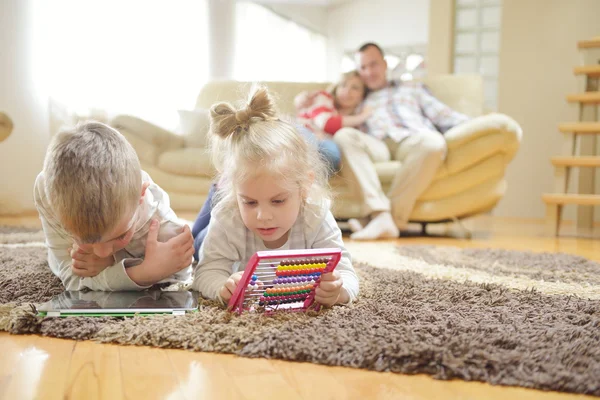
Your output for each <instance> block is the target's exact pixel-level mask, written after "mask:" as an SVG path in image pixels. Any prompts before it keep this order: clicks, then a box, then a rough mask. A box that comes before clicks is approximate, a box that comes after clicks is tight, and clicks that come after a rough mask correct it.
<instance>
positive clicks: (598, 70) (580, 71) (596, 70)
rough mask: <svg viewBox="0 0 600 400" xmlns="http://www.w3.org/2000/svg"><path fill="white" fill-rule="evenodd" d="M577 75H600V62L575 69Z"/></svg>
mask: <svg viewBox="0 0 600 400" xmlns="http://www.w3.org/2000/svg"><path fill="white" fill-rule="evenodd" d="M573 72H574V73H575V75H587V76H594V77H598V76H600V64H598V65H582V66H580V67H575V68H574V69H573Z"/></svg>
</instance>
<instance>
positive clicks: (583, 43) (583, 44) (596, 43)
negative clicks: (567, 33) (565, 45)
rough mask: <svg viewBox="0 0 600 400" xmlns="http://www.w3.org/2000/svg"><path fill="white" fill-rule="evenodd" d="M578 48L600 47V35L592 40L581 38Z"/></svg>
mask: <svg viewBox="0 0 600 400" xmlns="http://www.w3.org/2000/svg"><path fill="white" fill-rule="evenodd" d="M577 48H579V49H594V48H600V37H595V38H593V39H590V40H580V41H579V42H577Z"/></svg>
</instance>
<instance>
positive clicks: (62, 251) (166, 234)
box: [34, 122, 194, 291]
mask: <svg viewBox="0 0 600 400" xmlns="http://www.w3.org/2000/svg"><path fill="white" fill-rule="evenodd" d="M34 199H35V205H36V208H37V210H38V212H39V215H40V219H41V221H42V227H43V229H44V234H45V236H46V244H47V245H48V263H49V265H50V268H51V270H52V272H53V273H54V274H55V275H56V276H58V277H59V278H60V280H61V281H62V283H63V285H64V286H65V289H66V290H81V289H84V288H88V289H91V290H104V291H116V290H142V289H145V288H148V287H150V286H152V285H153V284H156V283H164V284H169V283H179V282H185V281H187V280H189V279H190V278H191V262H192V255H193V253H194V246H193V239H192V235H191V232H190V229H189V227H188V226H187V225H183V224H180V223H178V222H177V221H176V219H177V216H176V215H175V212H174V211H173V210H172V209H171V207H170V205H169V197H168V195H167V194H166V193H165V192H164V191H163V190H162V189H161V188H160V187H159V186H158V185H156V184H155V183H154V182H153V181H152V179H151V178H150V176H149V175H148V174H147V173H146V172H144V171H142V170H141V167H140V163H139V160H138V157H137V154H136V153H135V151H134V149H133V147H131V145H130V144H129V142H127V140H126V139H125V137H124V136H123V135H121V134H120V133H119V132H117V131H116V130H115V129H113V128H111V127H109V126H107V125H105V124H102V123H99V122H86V123H83V124H80V125H79V126H77V127H76V128H75V129H74V130H65V131H62V132H60V133H58V134H57V135H56V136H55V137H54V138H53V139H52V141H51V143H50V146H49V148H48V151H47V153H46V159H45V161H44V169H43V171H42V172H41V173H40V174H39V175H38V176H37V179H36V181H35V186H34Z"/></svg>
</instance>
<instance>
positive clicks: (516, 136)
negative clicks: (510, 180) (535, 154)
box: [444, 113, 523, 151]
mask: <svg viewBox="0 0 600 400" xmlns="http://www.w3.org/2000/svg"><path fill="white" fill-rule="evenodd" d="M498 133H500V134H502V135H505V136H506V140H507V144H511V145H512V146H511V147H514V151H516V150H517V149H518V147H519V143H520V142H521V137H522V136H523V131H522V129H521V127H520V126H519V124H518V123H517V122H516V121H515V120H514V119H512V118H510V117H509V116H507V115H504V114H499V113H492V114H488V115H483V116H480V117H476V118H473V119H471V120H469V121H468V122H465V123H462V124H460V125H457V126H455V127H454V128H452V129H450V130H448V131H447V132H446V133H445V134H444V138H445V139H446V143H447V145H448V150H452V149H455V148H457V147H461V146H463V145H465V143H467V142H470V141H472V140H475V139H478V138H480V137H482V136H488V135H490V134H498Z"/></svg>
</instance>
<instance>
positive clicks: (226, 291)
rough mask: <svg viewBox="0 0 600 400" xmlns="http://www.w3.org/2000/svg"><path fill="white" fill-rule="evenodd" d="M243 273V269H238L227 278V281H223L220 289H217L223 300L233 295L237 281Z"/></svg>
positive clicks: (238, 281)
mask: <svg viewBox="0 0 600 400" xmlns="http://www.w3.org/2000/svg"><path fill="white" fill-rule="evenodd" d="M243 275H244V271H238V272H236V273H235V274H232V275H231V276H230V277H229V279H227V282H225V284H224V285H223V286H222V287H221V290H219V296H221V298H222V299H223V301H225V302H227V301H229V299H230V298H231V296H233V292H235V288H236V287H237V285H238V283H240V280H241V279H242V276H243Z"/></svg>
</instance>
